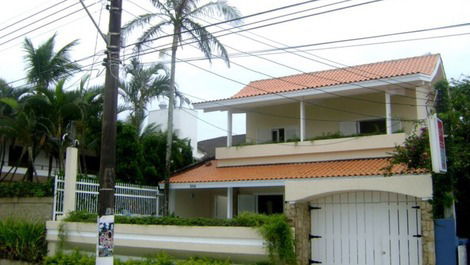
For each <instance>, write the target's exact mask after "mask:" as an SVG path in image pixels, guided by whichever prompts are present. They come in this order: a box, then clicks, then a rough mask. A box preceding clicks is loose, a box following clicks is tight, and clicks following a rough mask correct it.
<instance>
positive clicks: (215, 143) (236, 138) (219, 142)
mask: <svg viewBox="0 0 470 265" xmlns="http://www.w3.org/2000/svg"><path fill="white" fill-rule="evenodd" d="M232 141H233V145H234V146H237V145H242V144H244V143H245V142H246V137H245V135H244V134H239V135H233V136H232ZM224 146H227V136H221V137H216V138H211V139H207V140H203V141H199V142H198V143H197V149H198V151H199V152H200V153H201V154H204V156H203V159H205V158H214V157H215V149H216V148H217V147H224Z"/></svg>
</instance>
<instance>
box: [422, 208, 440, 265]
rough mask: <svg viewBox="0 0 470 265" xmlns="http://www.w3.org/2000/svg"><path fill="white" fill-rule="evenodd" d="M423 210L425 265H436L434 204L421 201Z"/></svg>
mask: <svg viewBox="0 0 470 265" xmlns="http://www.w3.org/2000/svg"><path fill="white" fill-rule="evenodd" d="M418 205H419V207H420V210H421V235H422V237H421V238H422V241H421V244H422V247H423V265H436V246H435V242H434V219H433V216H432V205H431V203H429V202H428V201H419V204H418Z"/></svg>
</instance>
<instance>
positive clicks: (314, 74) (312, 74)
mask: <svg viewBox="0 0 470 265" xmlns="http://www.w3.org/2000/svg"><path fill="white" fill-rule="evenodd" d="M134 4H135V3H134ZM129 13H130V12H129ZM224 46H226V47H228V48H231V49H232V50H235V51H238V52H242V51H241V50H238V49H236V48H233V47H231V46H228V45H224ZM254 56H255V57H258V58H260V59H263V60H266V61H269V62H271V63H274V64H277V65H281V66H283V67H286V68H289V69H292V70H295V71H298V72H301V73H303V74H306V75H311V76H314V77H319V78H323V79H328V80H332V81H335V82H337V83H340V81H339V80H334V79H329V78H324V77H323V76H319V75H318V74H316V73H306V72H303V71H301V70H299V69H296V68H293V67H290V66H287V65H285V64H282V63H279V62H277V61H274V60H270V59H267V58H264V57H259V56H256V55H254ZM232 64H235V65H238V66H239V67H241V68H244V69H246V70H249V71H252V72H255V73H258V74H262V75H265V76H268V77H270V78H271V79H275V80H280V81H283V82H285V83H288V84H294V85H298V86H303V84H299V83H296V82H292V81H289V80H287V79H285V77H284V78H283V77H274V76H271V75H268V74H266V73H263V72H261V71H257V70H254V69H253V68H250V67H247V66H244V65H241V64H238V63H235V62H234V61H233V60H232ZM352 84H353V85H357V86H359V87H361V88H367V87H364V86H362V85H360V84H356V83H352ZM312 89H315V90H319V91H322V92H323V93H326V94H331V95H334V96H337V97H343V98H348V99H352V100H356V101H363V102H369V103H375V104H380V105H383V104H384V102H380V101H375V100H368V99H364V98H357V97H351V96H345V95H342V94H339V93H334V92H330V91H327V90H324V89H321V88H319V87H315V88H312ZM374 91H377V90H374ZM379 91H380V92H384V91H382V90H379ZM268 94H269V93H268ZM413 99H415V98H413ZM389 104H392V103H389ZM393 104H394V105H405V106H416V105H414V104H404V103H393Z"/></svg>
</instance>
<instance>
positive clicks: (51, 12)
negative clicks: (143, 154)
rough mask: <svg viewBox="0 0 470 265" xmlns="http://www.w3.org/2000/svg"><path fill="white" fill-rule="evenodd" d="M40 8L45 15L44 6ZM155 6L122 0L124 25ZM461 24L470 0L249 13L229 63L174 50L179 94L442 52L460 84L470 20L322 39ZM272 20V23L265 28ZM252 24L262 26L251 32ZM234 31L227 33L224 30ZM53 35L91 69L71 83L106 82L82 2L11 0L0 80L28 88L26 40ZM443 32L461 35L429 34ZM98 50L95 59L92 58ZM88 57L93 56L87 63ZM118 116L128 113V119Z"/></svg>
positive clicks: (352, 1) (328, 1) (222, 92)
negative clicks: (85, 79) (73, 44)
mask: <svg viewBox="0 0 470 265" xmlns="http://www.w3.org/2000/svg"><path fill="white" fill-rule="evenodd" d="M201 2H204V1H201ZM304 2H306V1H305V0H304V1H302V0H289V1H288V0H258V1H249V0H229V1H228V3H229V4H230V5H232V6H234V7H236V8H237V9H238V10H239V11H240V13H241V14H242V15H243V16H246V15H251V14H257V13H260V12H263V11H266V10H272V9H276V8H281V7H285V6H289V5H293V4H296V3H304ZM84 3H85V5H87V6H89V7H88V10H89V11H90V13H91V16H92V17H93V18H94V20H95V21H96V22H97V23H98V24H99V26H100V29H101V31H102V32H104V33H106V32H107V24H108V19H109V16H108V11H107V10H106V9H105V8H104V7H105V5H106V4H107V1H105V0H84ZM53 5H54V6H53ZM52 6H53V7H52ZM42 10H45V11H43V12H40V11H42ZM149 10H150V11H155V9H153V7H152V6H151V4H150V1H149V0H123V18H122V21H123V24H125V23H126V22H128V21H129V20H131V19H133V18H135V16H136V15H140V14H143V13H146V12H148V11H149ZM38 12H40V13H38ZM34 14H36V15H34ZM289 14H290V15H289ZM299 17H302V18H299ZM285 20H291V21H288V22H286V21H285ZM217 21H219V20H216V19H215V18H207V19H205V20H204V21H200V22H201V23H202V24H207V23H215V22H217ZM262 21H264V22H262ZM464 23H470V1H468V0H446V1H442V0H381V1H380V0H377V1H370V0H369V1H368V0H343V1H342V0H336V1H332V0H317V1H308V3H304V4H299V5H298V6H296V7H290V8H281V9H280V10H278V11H275V12H269V13H265V14H262V15H256V16H252V17H250V18H247V19H245V20H244V21H243V24H242V25H245V26H244V27H240V25H239V28H238V29H235V30H234V31H239V30H240V29H247V30H246V31H244V32H239V33H234V34H227V35H225V36H220V37H219V41H220V42H221V43H222V44H224V45H225V48H226V49H227V51H228V53H229V54H231V55H232V56H231V62H232V63H231V64H230V67H227V65H226V64H225V63H224V62H223V61H221V60H220V59H213V60H212V62H211V63H210V62H208V61H207V60H199V59H200V58H202V53H201V52H199V51H198V50H197V49H196V48H194V47H192V46H191V45H190V44H187V45H184V46H183V47H182V48H181V49H179V50H178V55H177V56H178V59H179V60H180V61H181V62H180V63H178V64H177V68H176V81H177V84H178V89H179V90H180V91H181V92H183V93H184V94H185V95H186V96H187V97H189V98H190V99H191V100H192V101H193V102H200V101H206V100H214V99H222V98H228V97H230V96H232V95H233V94H235V93H236V92H238V91H239V90H240V89H242V88H243V87H244V85H246V84H248V83H249V82H250V81H253V80H259V79H268V78H272V77H281V76H286V75H291V74H297V73H301V72H312V71H318V70H326V69H331V68H333V67H344V66H351V65H357V64H363V63H371V62H377V61H384V60H391V59H398V58H405V57H412V56H420V55H424V54H428V53H433V54H434V53H439V54H441V56H442V60H443V63H444V69H445V72H446V75H447V77H448V78H449V79H451V78H453V79H457V80H459V79H462V78H463V77H464V75H470V60H469V59H470V25H469V26H461V27H455V28H449V29H442V30H434V31H428V32H424V33H413V34H406V35H399V36H395V37H386V38H375V39H369V40H362V41H350V42H340V43H334V44H324V45H318V44H319V43H324V42H331V41H337V40H344V39H349V38H358V37H365V36H374V35H381V34H388V33H395V32H405V31H413V30H418V29H426V28H435V27H443V26H449V25H457V24H464ZM266 24H273V25H270V26H265V25H266ZM233 26H235V25H226V24H224V25H221V27H222V28H225V29H227V28H231V27H233ZM254 27H257V28H255V29H253V28H254ZM209 30H210V31H211V32H213V33H214V35H216V36H219V35H220V34H222V33H217V31H220V30H221V28H219V27H216V26H214V27H210V28H209ZM141 32H142V30H140V29H136V30H135V31H134V32H133V33H132V34H130V35H127V36H126V39H125V45H126V46H128V45H129V46H128V47H126V48H124V49H122V50H121V55H122V59H123V62H124V64H126V62H128V59H129V58H130V57H131V55H132V54H133V50H132V48H133V47H132V46H131V45H130V44H132V43H133V42H134V41H135V37H137V36H139V35H140V34H141ZM227 32H229V31H224V33H227ZM54 33H56V34H57V37H56V40H57V47H61V46H63V45H65V44H66V43H69V42H71V41H73V40H75V39H78V40H79V44H78V45H77V46H76V47H74V48H73V51H72V58H73V59H74V60H80V64H81V65H82V66H84V71H82V72H81V73H80V74H77V75H76V76H74V77H73V78H71V79H70V80H69V81H68V82H67V84H66V87H69V89H74V88H76V87H77V86H78V81H79V79H80V78H81V77H82V76H83V75H84V74H85V73H88V74H90V76H91V78H90V79H91V80H90V85H93V84H99V83H102V82H103V80H104V73H103V70H104V69H103V66H101V65H100V64H99V63H98V64H97V65H96V66H94V67H89V65H90V64H91V63H92V62H93V61H94V62H100V61H101V60H102V59H103V58H104V54H103V50H104V48H105V45H104V41H103V40H102V39H100V38H99V37H98V36H97V29H96V27H95V26H94V25H93V23H92V21H91V19H90V18H89V17H88V16H87V14H86V12H85V11H84V10H83V8H82V7H81V5H79V0H38V1H31V0H16V1H5V3H4V5H3V6H2V8H1V9H0V58H1V63H0V78H2V79H4V80H6V81H7V82H10V83H11V85H12V86H21V85H23V84H24V79H23V78H24V77H25V63H24V54H25V53H24V50H23V48H22V47H23V46H22V43H23V41H24V38H25V37H28V38H30V39H31V40H32V42H33V43H34V44H35V45H39V44H40V43H42V42H44V41H45V40H47V39H48V38H49V37H50V36H52V34H54ZM444 35H446V36H449V35H454V36H449V37H445V38H431V37H436V36H444ZM410 39H420V40H410ZM400 40H408V41H400ZM169 41H170V40H169V38H162V39H160V40H158V41H155V42H154V43H149V44H148V46H149V47H153V48H154V50H158V48H161V47H168V44H169ZM312 44H316V45H312ZM363 44H369V45H363ZM299 45H305V48H301V49H302V52H301V51H299V50H290V52H286V51H283V50H279V47H285V46H299ZM273 48H278V50H277V52H274V53H273V54H269V55H266V54H263V55H259V54H258V53H255V51H262V50H266V49H273ZM144 49H147V48H144ZM305 50H308V51H307V52H308V53H305ZM93 54H98V55H97V56H92V55H93ZM299 55H300V56H299ZM305 57H308V58H309V59H306V58H305ZM84 58H86V60H81V59H84ZM196 59H197V60H196ZM141 60H142V61H143V62H145V63H149V64H150V63H157V62H162V63H166V64H168V62H169V58H168V56H165V55H164V53H161V52H153V53H151V54H148V55H145V56H143V57H142V58H141ZM319 61H320V62H319ZM157 105H158V103H157V102H154V103H152V104H151V106H150V109H151V110H152V109H155V108H157ZM198 117H199V121H198V138H199V139H200V140H203V139H209V138H213V137H217V136H223V135H226V134H227V132H226V114H225V113H221V112H212V113H202V112H201V111H199V116H198ZM120 118H124V116H123V115H121V116H120ZM233 131H234V134H239V133H244V132H245V121H244V116H243V114H237V115H235V117H234V126H233Z"/></svg>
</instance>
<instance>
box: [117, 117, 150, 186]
mask: <svg viewBox="0 0 470 265" xmlns="http://www.w3.org/2000/svg"><path fill="white" fill-rule="evenodd" d="M143 162H144V158H143V154H142V145H141V143H140V141H139V132H138V130H137V128H135V127H134V126H132V125H130V124H127V123H122V122H118V123H117V136H116V177H117V180H119V181H122V182H125V183H139V184H141V183H143V175H142V171H141V169H140V168H141V165H142V164H143Z"/></svg>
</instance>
